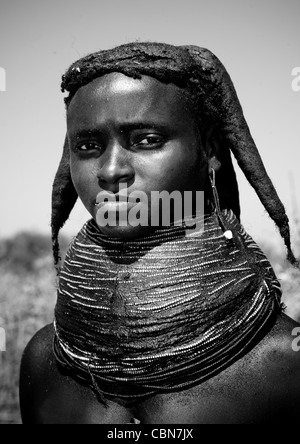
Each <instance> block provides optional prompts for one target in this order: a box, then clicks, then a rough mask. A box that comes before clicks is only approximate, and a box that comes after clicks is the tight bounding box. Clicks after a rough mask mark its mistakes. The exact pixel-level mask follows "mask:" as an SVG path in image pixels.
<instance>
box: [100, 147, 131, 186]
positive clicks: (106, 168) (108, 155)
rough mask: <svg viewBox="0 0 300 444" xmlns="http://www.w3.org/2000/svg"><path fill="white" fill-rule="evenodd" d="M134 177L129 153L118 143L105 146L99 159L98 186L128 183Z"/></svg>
mask: <svg viewBox="0 0 300 444" xmlns="http://www.w3.org/2000/svg"><path fill="white" fill-rule="evenodd" d="M133 177H134V168H133V165H132V159H131V153H130V152H129V151H128V150H127V149H126V148H124V147H123V146H122V145H121V144H119V143H118V142H116V143H113V144H110V145H108V146H107V148H106V150H105V151H104V153H103V154H102V155H101V156H100V158H99V170H98V179H99V182H100V185H101V184H102V185H106V187H107V185H115V184H119V183H128V182H130V181H132V179H133Z"/></svg>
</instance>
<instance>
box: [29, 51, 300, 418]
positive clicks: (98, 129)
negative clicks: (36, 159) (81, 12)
mask: <svg viewBox="0 0 300 444" xmlns="http://www.w3.org/2000/svg"><path fill="white" fill-rule="evenodd" d="M62 89H63V91H68V92H69V95H68V97H66V99H65V102H66V106H67V138H66V142H65V147H64V153H63V157H62V161H61V163H60V166H59V169H58V173H57V176H56V179H55V182H54V187H53V216H52V229H53V246H54V257H55V261H56V263H57V262H58V260H59V248H58V233H59V230H60V228H61V227H62V226H63V224H64V223H65V221H66V220H67V218H68V216H69V214H70V212H71V210H72V208H73V205H74V204H75V202H76V199H77V197H78V196H79V198H80V199H81V200H82V202H83V203H84V205H85V206H86V208H87V209H88V211H89V212H90V214H91V216H92V219H91V220H90V221H88V222H87V224H86V225H85V226H84V227H83V229H82V230H81V232H80V233H79V234H78V236H77V237H76V239H75V240H74V241H73V243H72V245H71V247H70V249H69V251H68V254H67V257H66V259H65V261H64V263H63V265H62V266H61V268H60V270H59V287H58V300H57V306H56V310H55V319H54V323H53V324H51V325H48V326H46V327H45V328H44V329H42V330H41V331H40V332H38V333H37V334H36V336H35V337H34V338H33V339H32V340H31V342H30V343H29V345H28V346H27V348H26V350H25V352H24V357H23V361H22V368H21V383H20V399H21V410H22V417H23V421H24V423H110V424H113V423H115V424H117V423H128V422H130V421H132V420H133V418H135V420H137V421H140V422H142V423H149V424H164V423H186V424H188V423H275V422H276V421H277V420H280V422H281V424H282V423H284V422H290V421H291V420H292V419H293V418H294V419H296V415H297V414H298V410H299V408H300V378H299V372H300V355H299V353H296V352H295V351H293V348H292V341H293V340H294V337H293V336H292V331H293V329H294V328H295V327H296V326H297V324H296V323H295V322H294V321H292V320H291V319H289V318H288V317H287V316H285V315H284V314H283V313H282V307H281V303H280V297H281V291H280V285H279V283H278V281H277V280H276V277H275V275H274V272H273V270H272V268H271V266H270V264H269V262H268V261H267V259H266V258H265V256H264V255H263V253H262V252H261V251H260V249H259V248H258V246H257V245H256V244H255V243H254V242H253V240H252V239H251V238H250V237H249V236H248V235H247V234H246V233H245V231H244V230H243V228H242V226H241V225H240V222H239V216H240V209H239V198H238V188H237V183H236V179H235V174H234V170H233V166H232V162H231V156H230V151H232V152H233V153H234V155H235V157H236V158H237V160H238V162H239V165H240V166H241V168H242V169H243V171H244V172H245V174H246V177H247V178H248V180H249V182H250V183H251V184H252V185H253V186H254V188H255V190H256V192H257V194H258V195H259V197H260V199H261V201H262V203H263V205H264V206H265V208H266V210H267V211H268V213H269V214H270V216H271V217H272V218H273V220H274V221H275V223H276V224H277V226H278V227H279V229H280V233H281V235H282V237H283V239H284V241H285V244H286V246H287V250H288V258H289V260H290V262H292V263H293V264H294V265H297V263H296V260H295V258H294V256H293V253H292V251H291V245H290V235H289V225H288V219H287V216H286V214H285V211H284V207H283V205H282V204H281V202H280V200H279V198H278V196H277V194H276V191H275V189H274V187H273V185H272V183H271V181H270V179H269V177H268V176H267V173H266V171H265V169H264V166H263V164H262V161H261V159H260V156H259V154H258V151H257V149H256V146H255V144H254V142H253V140H252V138H251V136H250V133H249V130H248V127H247V124H246V122H245V120H244V117H243V114H242V110H241V107H240V105H239V102H238V99H237V97H236V93H235V91H234V87H233V85H232V83H231V80H230V78H229V76H228V74H227V73H226V71H225V69H224V67H223V66H222V65H221V63H220V62H219V61H218V59H217V58H216V57H215V56H214V55H213V54H212V53H211V52H209V51H207V50H205V49H202V48H198V47H174V46H171V45H165V44H158V43H133V44H128V45H123V46H121V47H117V48H115V49H113V50H110V51H101V52H98V53H94V54H91V55H89V56H87V57H85V58H83V59H81V60H79V61H77V62H76V63H74V64H73V65H72V66H71V67H70V68H69V70H68V71H67V73H66V75H65V76H64V77H63V83H62ZM124 191H125V192H126V193H124ZM199 191H202V192H204V196H205V199H204V213H205V214H202V215H201V214H198V212H197V209H198V207H197V202H196V197H197V192H199ZM153 192H156V193H153ZM174 192H176V193H177V196H181V197H182V199H183V200H181V201H180V203H178V202H175V203H174V205H173V207H172V206H171V207H170V211H169V216H170V223H169V226H165V224H163V223H162V218H161V217H159V218H158V221H159V223H158V224H153V223H152V222H153V219H152V217H151V216H153V214H154V213H159V214H160V213H161V212H162V210H163V209H164V207H163V205H162V204H161V199H159V196H161V195H162V194H161V193H167V195H168V196H170V195H172V193H174ZM185 192H190V193H191V196H192V203H193V205H192V211H191V215H192V216H193V217H194V221H195V224H196V225H197V223H198V222H201V221H202V222H203V224H204V229H203V230H201V229H199V230H198V231H197V230H192V229H191V226H190V225H188V224H187V221H186V220H185V219H184V218H182V220H181V221H180V223H178V220H177V219H176V217H175V213H176V209H175V207H176V205H177V208H178V205H179V207H183V208H186V207H185V202H184V199H185V196H186V195H185ZM103 193H104V195H105V196H106V197H107V199H108V200H110V198H111V197H112V196H113V198H114V200H113V201H109V202H106V200H105V199H104V200H101V197H103ZM141 195H142V196H144V197H145V198H144V199H140V200H139V199H136V196H141ZM124 196H125V197H124ZM132 196H134V198H133V197H132ZM137 206H138V211H137ZM105 212H106V213H107V214H108V219H107V220H108V222H107V224H104V223H101V221H102V222H103V219H101V218H100V216H99V215H100V214H104V213H105ZM112 213H113V214H114V215H115V217H113V218H110V215H111V214H112ZM142 213H143V214H146V215H147V217H146V218H144V219H143V222H144V223H131V222H132V219H130V215H131V214H135V216H136V217H135V221H139V220H140V219H141V214H142ZM124 217H125V219H124ZM139 218H140V219H139ZM124 220H125V221H126V222H125V223H124ZM121 221H122V223H121ZM297 416H298V415H297Z"/></svg>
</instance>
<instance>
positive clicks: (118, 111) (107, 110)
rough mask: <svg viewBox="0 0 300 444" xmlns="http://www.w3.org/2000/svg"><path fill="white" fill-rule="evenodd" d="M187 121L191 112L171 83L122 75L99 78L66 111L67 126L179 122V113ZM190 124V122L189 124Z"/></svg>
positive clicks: (177, 88)
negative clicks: (184, 115) (186, 118)
mask: <svg viewBox="0 0 300 444" xmlns="http://www.w3.org/2000/svg"><path fill="white" fill-rule="evenodd" d="M183 110H185V114H186V117H188V119H190V118H191V117H192V116H190V115H189V114H190V112H189V111H190V109H189V107H188V104H187V100H186V99H185V97H184V95H183V93H182V91H181V89H180V88H179V87H177V86H175V85H174V84H164V83H162V82H160V81H159V80H157V79H155V78H153V77H149V76H142V77H141V78H140V79H134V78H131V77H128V76H126V75H124V74H121V73H110V74H106V75H104V76H102V77H99V78H97V79H95V80H93V81H92V82H90V83H89V84H87V85H85V86H84V87H82V88H80V89H79V90H78V91H77V93H76V94H75V96H74V97H73V99H72V101H71V103H70V105H69V108H68V112H67V120H68V126H70V125H71V126H74V125H75V126H78V125H80V126H81V125H83V124H87V122H88V121H91V120H92V121H95V120H99V121H103V122H104V121H105V120H107V119H112V120H115V121H118V120H124V119H125V120H139V119H144V120H145V119H146V120H147V119H154V120H161V121H164V120H166V121H167V123H168V122H169V121H170V120H171V121H174V119H176V120H178V119H181V120H182V112H183ZM189 123H190V122H189Z"/></svg>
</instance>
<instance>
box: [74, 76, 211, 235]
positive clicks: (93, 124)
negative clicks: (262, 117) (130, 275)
mask: <svg viewBox="0 0 300 444" xmlns="http://www.w3.org/2000/svg"><path fill="white" fill-rule="evenodd" d="M67 132H68V140H69V146H70V156H71V174H72V180H73V183H74V186H75V188H76V191H77V193H78V195H79V197H80V199H81V200H82V202H83V204H84V205H85V207H86V208H87V210H88V211H89V212H90V214H91V215H92V217H93V218H94V219H95V220H97V212H98V210H99V209H100V208H101V211H103V210H105V209H108V210H111V209H114V211H115V212H116V214H117V215H118V214H119V215H121V214H123V215H124V212H125V213H128V212H129V211H130V210H132V208H133V207H134V204H133V203H132V201H131V199H127V201H126V202H125V203H124V202H120V201H119V202H115V203H111V204H101V205H100V206H97V205H96V203H97V201H98V202H99V197H98V199H97V196H99V193H100V192H106V193H109V194H110V195H113V196H114V197H116V200H118V199H119V197H118V196H120V195H122V192H124V189H126V192H127V195H128V196H130V195H131V193H132V192H133V191H134V192H136V191H139V192H143V193H144V195H145V196H147V198H148V203H144V201H141V203H140V204H139V205H147V206H148V208H147V210H148V212H149V223H148V224H147V225H148V226H141V225H139V226H132V225H131V224H129V223H127V225H124V224H122V226H121V224H120V223H118V222H119V220H121V217H118V216H117V224H108V225H107V226H106V227H101V231H102V232H104V233H105V234H107V235H109V236H112V237H124V238H126V237H127V238H132V237H138V236H141V235H145V234H147V233H148V232H149V231H150V230H151V229H152V228H153V227H151V220H150V214H151V208H152V211H154V209H155V208H157V206H158V205H159V203H158V201H156V200H157V198H156V197H153V193H151V192H153V191H158V192H162V191H167V192H168V193H171V192H173V191H179V192H180V193H183V192H184V191H193V192H195V191H197V190H199V191H201V190H204V183H205V180H206V171H207V164H206V162H205V161H204V155H203V149H202V147H201V142H200V138H199V136H198V134H197V130H196V127H195V123H194V120H193V117H192V114H191V111H190V110H189V108H188V105H187V101H186V99H185V98H184V96H183V95H182V93H181V91H180V89H179V88H177V87H176V86H174V85H172V84H169V85H166V84H163V83H161V82H159V81H158V80H156V79H154V78H152V77H148V76H144V77H142V79H132V78H130V77H127V76H125V75H123V74H120V73H112V74H107V75H105V76H103V77H100V78H97V79H95V80H94V81H92V82H91V83H89V84H88V85H86V86H84V87H82V88H80V89H79V90H78V91H77V93H76V95H75V96H74V98H73V99H72V101H71V103H70V105H69V108H68V111H67ZM120 184H122V185H121V189H123V191H122V192H121V194H119V191H120ZM112 193H113V194H112ZM103 195H104V194H103V193H102V194H101V196H103ZM156 196H157V194H156ZM119 200H121V199H119ZM105 205H107V207H106V206H105ZM151 205H152V206H151ZM140 208H141V207H140ZM98 216H99V213H98ZM98 219H99V217H98ZM123 225H124V226H123Z"/></svg>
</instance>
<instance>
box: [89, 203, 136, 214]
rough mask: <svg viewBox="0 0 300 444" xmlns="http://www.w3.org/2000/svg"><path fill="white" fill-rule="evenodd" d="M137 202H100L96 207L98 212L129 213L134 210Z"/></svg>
mask: <svg viewBox="0 0 300 444" xmlns="http://www.w3.org/2000/svg"><path fill="white" fill-rule="evenodd" d="M136 204H137V202H128V201H108V202H99V203H96V207H97V209H98V210H100V209H102V208H103V209H104V210H106V211H117V212H123V211H129V210H130V209H131V208H133V207H134V206H135V205H136Z"/></svg>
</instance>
